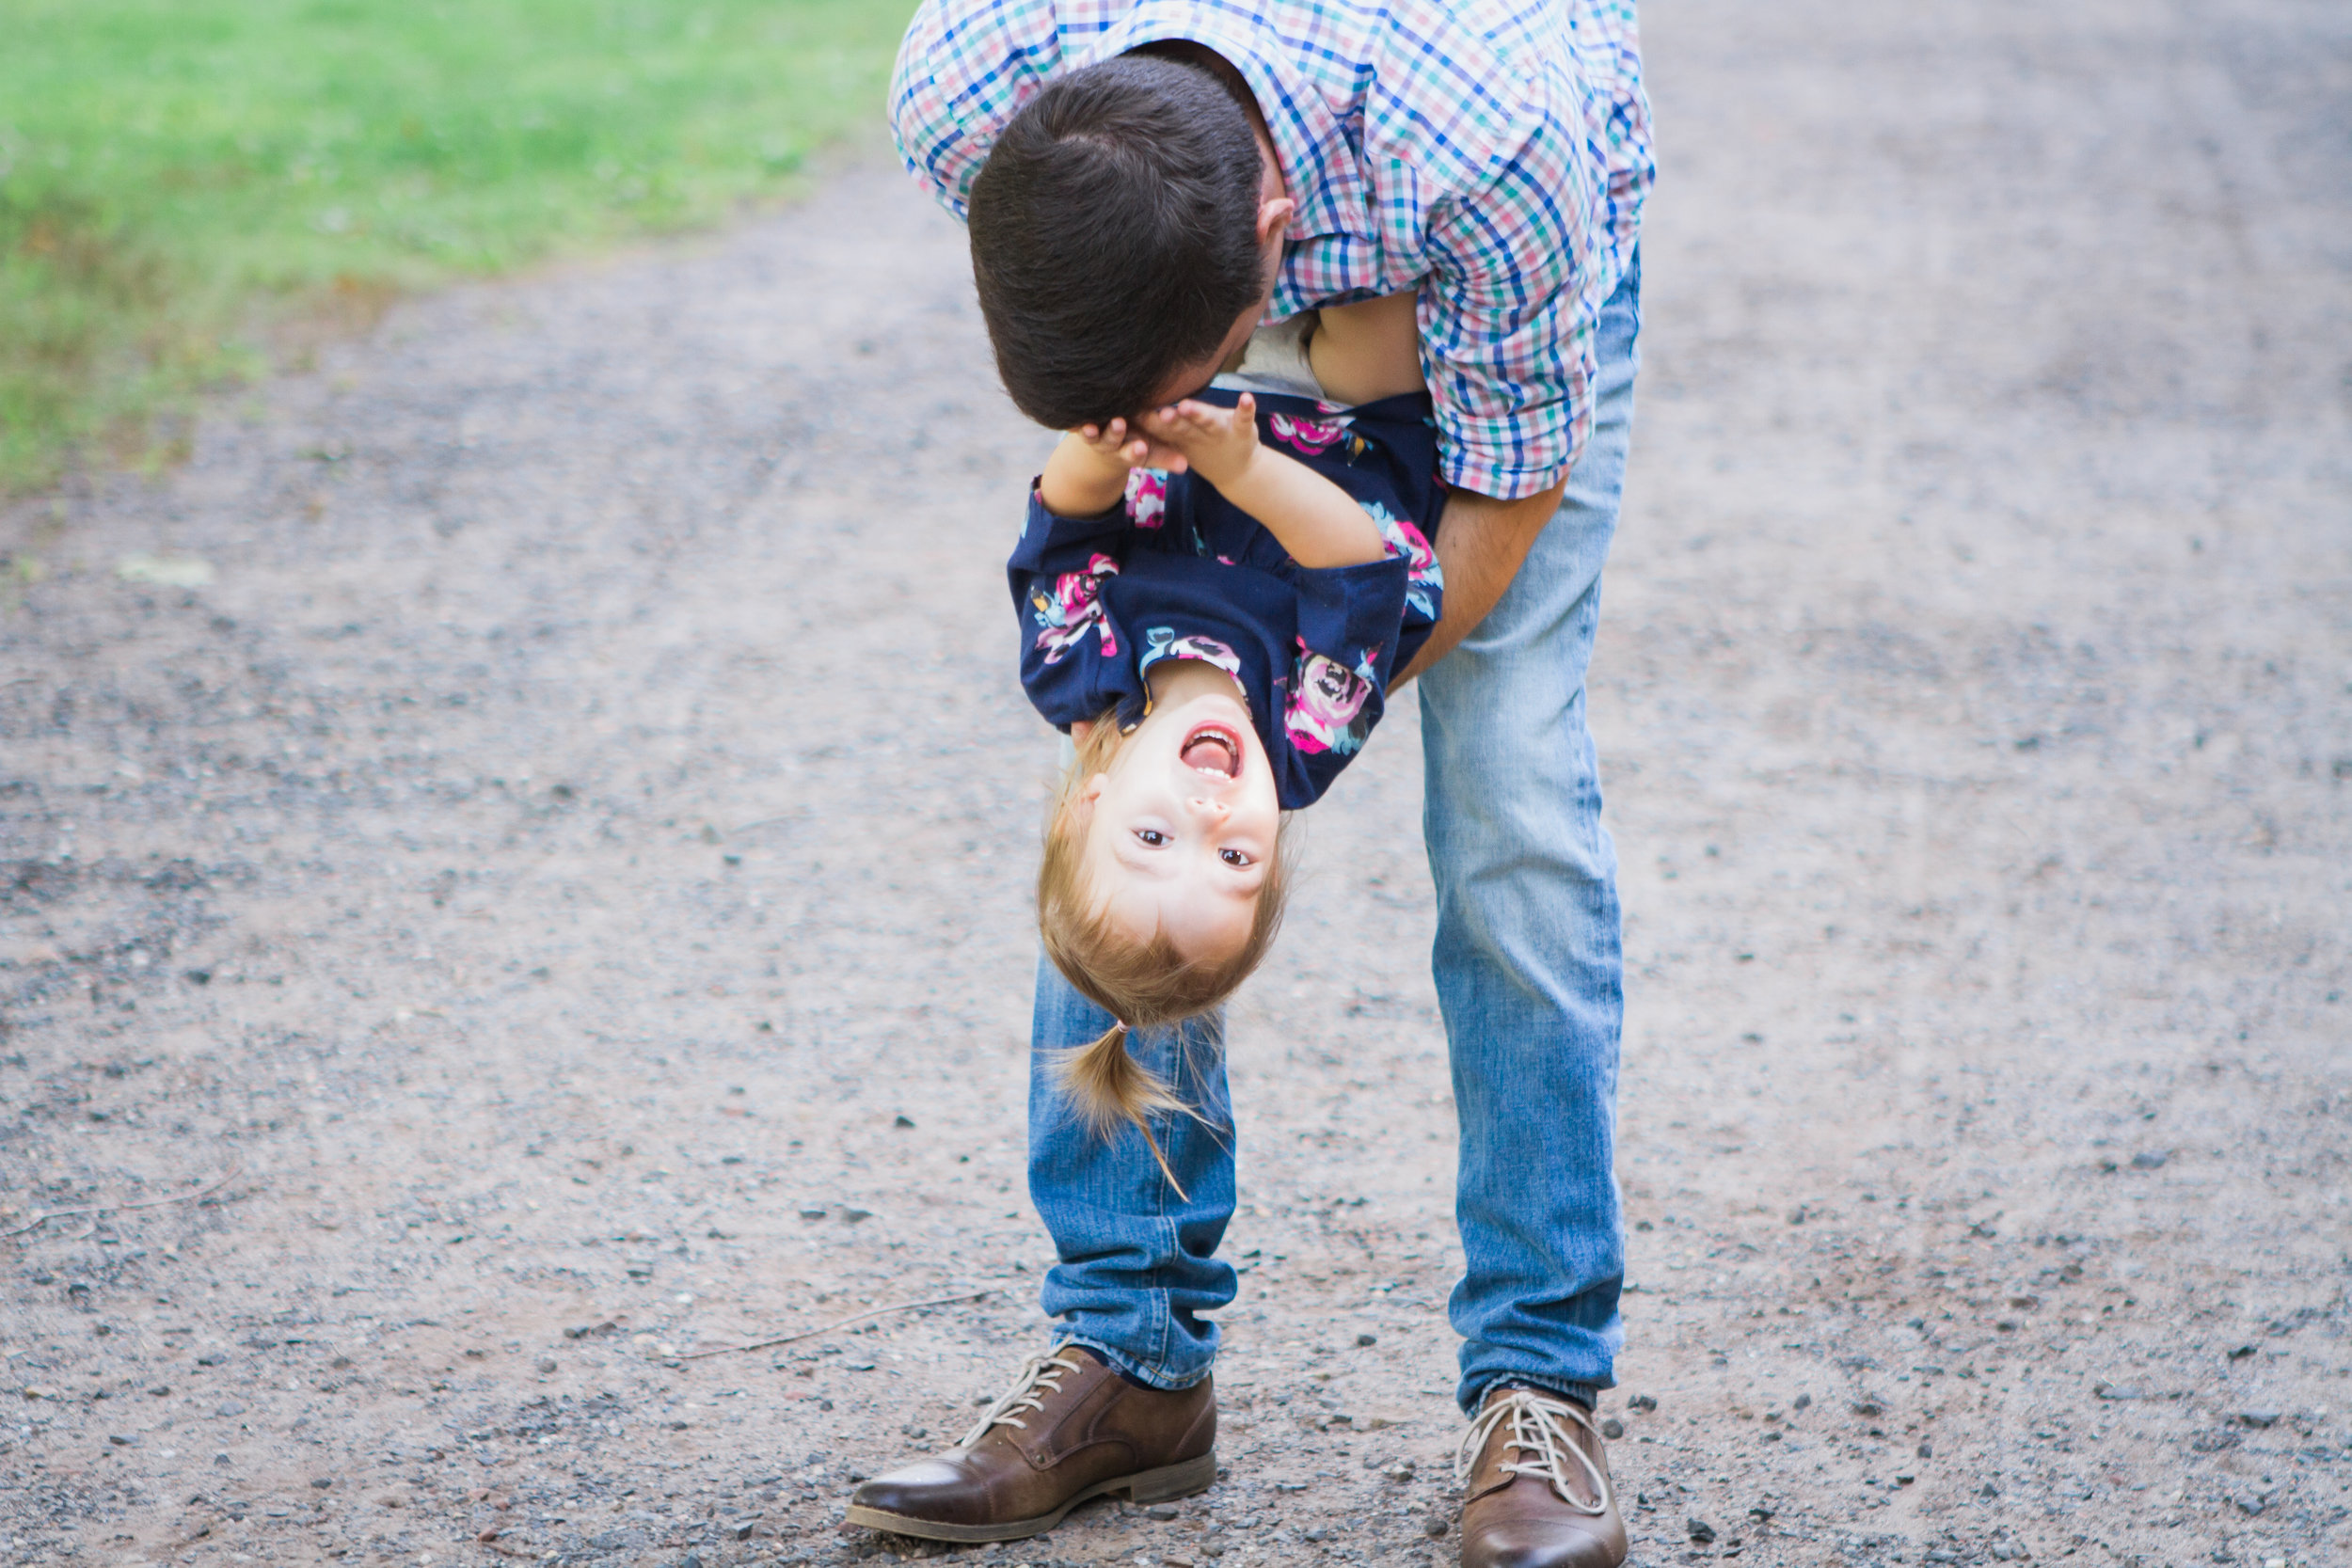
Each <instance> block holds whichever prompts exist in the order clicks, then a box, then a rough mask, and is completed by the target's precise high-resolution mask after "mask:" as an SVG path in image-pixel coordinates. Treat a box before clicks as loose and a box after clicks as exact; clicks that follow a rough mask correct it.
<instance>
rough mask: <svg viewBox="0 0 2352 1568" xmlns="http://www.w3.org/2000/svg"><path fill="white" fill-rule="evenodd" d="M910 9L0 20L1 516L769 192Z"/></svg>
mask: <svg viewBox="0 0 2352 1568" xmlns="http://www.w3.org/2000/svg"><path fill="white" fill-rule="evenodd" d="M912 9H913V0H670V3H664V0H464V3H460V0H0V494H6V493H9V492H16V493H22V492H24V491H25V490H28V489H35V488H39V487H40V486H42V485H44V484H47V483H52V482H54V481H55V480H56V478H57V477H58V475H59V474H60V473H61V472H62V471H63V470H64V467H65V466H66V465H67V464H68V463H69V462H71V461H72V460H73V459H74V458H75V456H76V455H77V454H81V455H86V456H89V457H100V458H104V459H107V460H113V461H155V460H158V459H160V458H167V457H168V456H170V455H172V454H173V453H174V452H175V451H178V450H183V442H184V436H183V434H181V433H180V431H181V430H182V429H183V427H184V423H185V416H186V414H187V411H188V409H189V407H190V404H191V400H192V398H193V396H194V395H195V394H196V393H197V392H199V390H201V389H202V388H205V387H207V386H211V385H217V384H220V383H223V382H227V381H230V380H233V379H235V378H238V377H241V376H245V375H250V374H253V373H256V372H259V371H260V370H262V369H263V368H264V367H266V366H267V365H268V364H269V363H270V362H271V360H272V358H273V356H274V354H276V353H278V352H279V351H285V350H288V349H289V348H290V346H292V347H294V351H295V352H298V345H299V343H300V342H301V341H303V339H304V338H305V337H306V335H310V336H315V335H316V334H318V333H320V332H332V331H336V330H350V329H352V328H354V327H357V326H361V325H366V324H367V323H368V322H370V321H372V320H373V318H374V316H375V315H376V314H377V313H378V312H380V310H381V309H382V308H383V305H384V304H385V303H386V302H387V301H389V299H390V298H392V297H394V296H395V295H396V294H398V293H401V292H403V291H405V290H410V289H415V288H420V287H424V286H428V285H431V284H433V283H436V282H439V281H443V280H446V279H449V278H452V277H461V276H482V275H486V274H491V273H496V272H499V271H501V270H502V269H505V268H509V267H513V266H515V265H516V264H517V263H520V262H525V261H532V260H533V259H536V258H539V257H542V256H546V255H548V254H549V253H550V252H551V251H557V250H563V249H569V248H572V247H576V246H585V245H595V244H597V243H599V242H609V241H612V240H614V239H617V238H621V237H624V236H628V235H632V234H643V233H649V232H661V231H667V230H678V229H683V228H689V227H693V226H696V225H703V224H708V223H711V222H715V221H717V220H719V219H721V218H723V217H724V216H725V215H726V214H729V213H730V212H731V211H734V210H736V209H737V208H738V207H739V205H740V204H742V203H744V202H747V201H754V200H758V199H760V198H772V197H774V196H775V195H777V194H779V193H780V192H781V191H783V190H784V189H785V188H786V187H787V185H788V183H789V182H790V180H791V177H792V176H793V174H794V173H795V171H796V170H798V169H799V168H800V167H801V166H802V164H803V160H804V158H805V157H806V156H807V154H808V153H809V152H810V151H811V150H814V149H815V148H817V147H818V146H821V145H822V144H824V143H825V142H827V141H829V140H832V139H834V138H836V137H839V136H842V135H846V134H850V133H852V132H856V131H860V130H863V129H865V128H866V127H869V126H871V127H879V125H880V124H881V122H882V89H883V85H884V82H885V79H886V78H887V75H888V72H889V67H890V61H891V57H892V54H893V52H894V51H895V49H896V47H897V44H898V35H899V33H900V31H901V30H902V28H903V27H904V25H905V22H906V18H907V15H908V14H909V12H911V11H912Z"/></svg>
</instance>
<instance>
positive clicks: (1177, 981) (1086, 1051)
mask: <svg viewBox="0 0 2352 1568" xmlns="http://www.w3.org/2000/svg"><path fill="white" fill-rule="evenodd" d="M1126 738H1127V737H1126V736H1125V735H1124V734H1123V733H1122V732H1121V731H1120V727H1119V714H1118V712H1117V710H1115V709H1114V710H1113V711H1111V712H1108V713H1105V714H1104V715H1103V717H1102V718H1101V719H1100V720H1098V721H1096V722H1095V723H1094V725H1093V727H1092V728H1091V729H1089V731H1088V732H1087V736H1086V738H1084V739H1083V740H1080V741H1078V742H1077V758H1076V760H1075V761H1074V762H1073V763H1072V764H1071V767H1070V769H1069V771H1068V772H1066V773H1064V774H1063V775H1062V781H1061V786H1060V788H1059V789H1057V791H1056V792H1055V795H1054V801H1053V806H1052V808H1051V810H1050V812H1049V814H1048V816H1047V817H1046V822H1045V852H1044V856H1043V858H1042V859H1041V861H1040V862H1039V864H1038V871H1037V927H1038V934H1039V935H1040V936H1041V938H1042V939H1043V941H1044V943H1045V953H1046V956H1047V957H1048V958H1052V959H1053V960H1054V967H1055V968H1056V969H1058V970H1060V971H1061V973H1062V977H1063V978H1064V979H1066V980H1068V981H1069V982H1070V984H1071V986H1072V987H1073V989H1074V990H1076V991H1077V992H1078V994H1079V995H1081V996H1083V997H1085V998H1086V999H1087V1000H1088V1001H1089V1002H1091V1003H1093V1004H1094V1005H1095V1006H1098V1007H1100V1008H1102V1009H1103V1010H1104V1012H1106V1013H1108V1014H1110V1015H1111V1017H1112V1018H1114V1019H1116V1020H1117V1021H1118V1022H1115V1023H1113V1024H1112V1025H1111V1027H1110V1028H1109V1029H1108V1030H1106V1031H1104V1034H1103V1036H1102V1037H1100V1038H1098V1039H1097V1040H1095V1041H1094V1042H1093V1043H1092V1044H1091V1045H1087V1046H1083V1047H1080V1048H1079V1049H1078V1050H1075V1051H1071V1052H1066V1053H1063V1055H1062V1057H1061V1059H1060V1060H1059V1061H1057V1062H1056V1063H1055V1064H1054V1071H1055V1074H1056V1075H1057V1077H1058V1078H1059V1079H1060V1081H1061V1086H1062V1091H1063V1093H1064V1094H1065V1095H1067V1096H1068V1097H1069V1099H1070V1101H1071V1103H1072V1104H1073V1105H1074V1106H1075V1107H1076V1109H1077V1112H1078V1114H1079V1116H1080V1117H1082V1118H1084V1120H1085V1121H1086V1123H1087V1125H1088V1126H1089V1128H1091V1129H1092V1130H1093V1131H1094V1132H1096V1133H1097V1134H1101V1133H1104V1132H1109V1131H1110V1129H1111V1128H1112V1127H1113V1126H1115V1125H1117V1124H1118V1123H1119V1122H1120V1121H1130V1122H1133V1123H1134V1124H1135V1125H1136V1131H1138V1132H1141V1133H1142V1134H1143V1139H1144V1142H1146V1143H1147V1144H1150V1145H1151V1146H1152V1158H1153V1159H1154V1160H1157V1161H1159V1164H1160V1172H1161V1174H1162V1175H1164V1176H1166V1177H1167V1178H1168V1185H1169V1186H1171V1187H1174V1188H1176V1191H1177V1194H1178V1196H1183V1194H1184V1187H1183V1186H1182V1185H1181V1184H1180V1183H1179V1182H1178V1181H1177V1180H1176V1176H1175V1173H1174V1172H1173V1171H1170V1170H1169V1169H1168V1160H1167V1158H1166V1157H1165V1156H1164V1155H1162V1154H1161V1153H1160V1146H1159V1144H1158V1142H1157V1141H1156V1140H1155V1139H1153V1138H1152V1129H1151V1128H1150V1127H1149V1126H1148V1125H1146V1124H1145V1121H1144V1118H1145V1117H1147V1116H1150V1115H1151V1114H1152V1113H1154V1112H1159V1111H1180V1112H1183V1113H1184V1115H1186V1116H1191V1117H1198V1116H1199V1115H1200V1113H1199V1112H1197V1111H1195V1110H1194V1109H1193V1108H1192V1107H1191V1106H1190V1105H1187V1104H1185V1103H1184V1100H1183V1099H1182V1098H1181V1097H1179V1096H1178V1095H1177V1093H1176V1091H1175V1090H1174V1089H1172V1088H1170V1087H1168V1084H1167V1083H1166V1082H1165V1081H1164V1080H1163V1079H1162V1078H1161V1077H1160V1076H1159V1074H1157V1073H1155V1072H1153V1071H1152V1069H1149V1068H1147V1067H1145V1066H1143V1065H1142V1064H1141V1063H1139V1062H1137V1061H1136V1059H1135V1058H1134V1057H1133V1056H1131V1055H1129V1054H1128V1053H1127V1031H1128V1030H1130V1029H1149V1028H1154V1027H1157V1026H1160V1025H1163V1024H1169V1023H1179V1022H1183V1021H1184V1020H1185V1019H1188V1018H1191V1017H1193V1016H1195V1015H1196V1014H1200V1013H1204V1012H1207V1011H1208V1010H1209V1009H1210V1008H1212V1007H1214V1006H1216V1005H1217V1004H1218V1003H1220V1002H1223V1001H1224V1000H1225V999H1226V998H1227V997H1229V996H1231V995H1232V994H1233V991H1234V990H1235V989H1236V988H1238V987H1239V986H1240V985H1241V983H1242V981H1244V980H1245V979H1247V978H1248V976H1249V974H1250V972H1251V971H1252V970H1254V969H1256V968H1257V967H1258V964H1259V963H1260V961H1261V960H1263V958H1265V955H1266V950H1267V949H1268V948H1269V947H1271V946H1273V944H1274V934H1275V932H1276V931H1278V930H1279V929H1280V927H1281V925H1282V903H1283V899H1284V896H1285V895H1286V892H1287V886H1286V884H1287V875H1286V874H1287V872H1288V870H1289V863H1288V862H1289V857H1288V855H1287V854H1286V853H1285V852H1284V845H1285V842H1286V841H1287V838H1288V832H1287V829H1288V827H1289V818H1287V817H1285V818H1284V819H1283V830H1284V831H1283V832H1280V833H1279V834H1278V837H1277V840H1276V845H1275V851H1274V856H1273V858H1272V859H1271V860H1270V861H1269V862H1268V863H1267V865H1266V874H1265V881H1264V882H1263V885H1261V886H1260V888H1259V890H1258V907H1257V909H1256V911H1255V912H1254V914H1253V916H1252V918H1251V920H1250V923H1249V935H1248V938H1247V939H1246V940H1245V941H1244V942H1242V944H1241V946H1240V948H1239V949H1238V950H1236V951H1235V952H1233V953H1232V954H1231V955H1229V956H1228V957H1225V958H1215V959H1199V960H1193V959H1187V958H1185V957H1184V955H1183V954H1182V953H1180V952H1178V951H1177V950H1176V944H1175V942H1172V941H1170V940H1169V938H1168V934H1167V933H1166V932H1165V931H1155V932H1153V933H1152V937H1151V939H1150V940H1149V941H1146V942H1137V941H1136V939H1135V938H1134V936H1132V935H1131V934H1130V933H1128V932H1127V931H1124V930H1122V929H1120V927H1119V926H1118V924H1117V923H1116V922H1114V921H1113V920H1112V919H1111V918H1110V916H1109V914H1108V913H1107V912H1106V910H1105V907H1104V901H1103V899H1101V898H1100V897H1099V896H1097V895H1095V893H1094V891H1093V890H1092V889H1091V888H1090V887H1089V885H1088V881H1087V874H1086V837H1087V835H1086V833H1085V832H1083V831H1081V829H1080V827H1079V823H1078V816H1077V812H1076V810H1075V806H1076V802H1077V799H1078V796H1079V794H1080V792H1081V791H1083V790H1084V789H1085V787H1086V784H1087V781H1088V780H1089V779H1091V778H1093V777H1094V775H1095V774H1097V773H1101V772H1105V771H1107V770H1108V769H1109V768H1110V766H1111V764H1112V763H1113V762H1114V761H1115V760H1116V759H1117V758H1118V756H1119V752H1120V747H1121V746H1122V745H1123V744H1124V743H1125V741H1126Z"/></svg>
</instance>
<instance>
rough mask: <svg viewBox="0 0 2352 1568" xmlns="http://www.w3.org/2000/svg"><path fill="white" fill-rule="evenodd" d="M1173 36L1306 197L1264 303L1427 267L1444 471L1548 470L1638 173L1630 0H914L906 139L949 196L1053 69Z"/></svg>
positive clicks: (1424, 307) (1584, 389)
mask: <svg viewBox="0 0 2352 1568" xmlns="http://www.w3.org/2000/svg"><path fill="white" fill-rule="evenodd" d="M1170 39H1189V40H1194V41H1196V42H1199V43H1202V44H1205V45H1207V46H1208V47H1209V48H1211V49H1214V50H1216V52H1217V53H1218V54H1220V55H1224V56H1225V58H1227V59H1229V60H1231V61H1232V63H1233V64H1234V66H1235V67H1237V68H1238V69H1239V70H1240V71H1241V73H1242V75H1243V77H1244V78H1245V79H1246V80H1248V83H1249V87H1250V90H1251V91H1252V92H1253V93H1255V94H1256V96H1257V100H1258V103H1259V106H1260V107H1261V108H1263V110H1264V111H1265V116H1266V122H1267V126H1268V128H1269V130H1270V131H1271V132H1272V134H1273V138H1274V146H1275V150H1276V153H1277V155H1278V156H1279V159H1280V161H1281V165H1282V174H1283V178H1284V180H1285V181H1286V182H1288V184H1289V186H1290V192H1291V195H1292V197H1293V198H1295V199H1296V201H1297V202H1298V212H1297V214H1296V216H1295V217H1294V218H1293V219H1292V221H1291V228H1290V232H1289V234H1288V236H1287V244H1286V246H1285V250H1284V255H1283V263H1282V273H1281V277H1280V280H1279V282H1278V283H1277V285H1276V287H1275V292H1274V305H1273V311H1272V314H1273V316H1274V317H1275V318H1277V319H1279V318H1280V317H1283V316H1287V315H1292V314H1294V313H1295V312H1297V311H1299V310H1303V309H1310V308H1311V307H1314V306H1318V305H1330V304H1340V303H1343V302H1345V301H1348V300H1352V299H1362V298H1367V297H1370V296H1372V295H1375V294H1388V293H1400V292H1402V291H1404V290H1406V289H1418V290H1419V291H1420V293H1421V332H1422V362H1423V367H1424V369H1425V370H1426V371H1427V372H1428V375H1429V387H1430V391H1431V392H1432V394H1433V395H1434V396H1435V398H1436V400H1437V404H1438V430H1439V436H1440V445H1441V451H1442V457H1441V466H1442V468H1443V472H1444V474H1445V477H1446V479H1447V481H1448V482H1449V483H1453V484H1455V485H1459V486H1461V487H1463V488H1465V489H1470V490H1475V491H1478V492H1480V493H1481V494H1484V495H1489V496H1499V497H1505V498H1517V497H1520V496H1527V495H1533V494H1534V493H1535V492H1536V491H1539V490H1542V489H1544V488H1545V487H1547V486H1548V485H1550V484H1551V483H1555V482H1556V481H1558V480H1559V479H1560V478H1562V477H1563V476H1564V475H1565V474H1566V472H1567V471H1568V467H1569V465H1570V464H1571V463H1573V462H1574V461H1575V458H1576V454H1577V453H1578V452H1579V451H1581V450H1582V448H1583V445H1584V438H1585V436H1586V434H1587V433H1588V432H1589V430H1590V428H1591V417H1592V409H1591V387H1592V382H1593V375H1594V342H1593V327H1594V320H1595V318H1596V316H1597V314H1598V312H1599V309H1600V306H1601V303H1602V302H1603V301H1604V300H1606V299H1607V298H1608V297H1609V296H1610V294H1611V293H1613V292H1614V290H1615V289H1616V287H1617V284H1618V281H1619V279H1620V278H1621V277H1623V276H1624V273H1625V270H1626V266H1627V264H1628V262H1629V260H1630V258H1631V256H1632V254H1633V245H1634V241H1635V238H1636V236H1637V234H1638V233H1639V231H1640V227H1641V212H1642V199H1643V198H1644V196H1645V194H1646V193H1647V192H1648V189H1649V185H1650V182H1651V179H1652V177H1653V174H1654V171H1655V165H1654V164H1653V162H1652V160H1651V156H1650V140H1649V103H1648V100H1647V98H1646V97H1645V95H1644V93H1643V91H1642V66H1641V45H1640V40H1639V35H1638V33H1637V31H1636V29H1635V25H1634V14H1633V0H1455V3H1452V4H1448V3H1446V0H1396V3H1392V4H1386V5H1383V4H1375V3H1370V0H1254V3H1252V0H1141V3H1121V0H1058V3H1057V0H923V5H922V8H921V9H920V10H918V11H917V12H916V13H915V17H914V23H913V24H911V25H910V26H909V27H908V29H907V36H906V40H905V42H904V43H903V44H901V45H900V47H899V51H898V70H897V71H896V72H895V73H894V75H893V77H892V80H891V87H890V117H891V123H892V125H893V127H894V128H895V130H896V132H897V135H898V150H899V153H900V155H901V156H902V157H904V158H905V160H906V165H907V167H908V169H909V170H910V171H912V172H913V173H914V176H915V178H916V179H918V180H920V181H921V182H924V183H925V184H926V185H928V186H930V188H931V189H932V190H933V191H934V192H936V193H937V194H938V196H939V198H940V199H941V200H942V201H943V202H944V203H946V206H947V209H948V210H949V211H950V212H952V213H954V214H956V215H957V216H958V217H959V218H961V217H962V216H963V213H964V194H965V192H966V191H968V190H969V189H970V188H971V183H972V177H973V175H974V174H976V173H977V172H978V170H979V166H980V165H981V163H982V162H983V161H984V160H985V159H986V158H987V156H988V150H989V147H990V145H991V144H992V143H993V140H994V138H995V134H996V132H997V131H998V130H999V129H1000V128H1001V127H1002V126H1003V125H1004V123H1005V121H1006V120H1007V119H1010V118H1011V116H1012V114H1013V112H1014V111H1015V110H1017V109H1018V108H1019V107H1020V106H1021V104H1022V103H1025V102H1026V101H1027V99H1028V98H1029V97H1030V95H1031V94H1033V93H1034V92H1036V91H1037V89H1038V87H1040V86H1041V85H1042V84H1043V83H1044V82H1045V81H1046V80H1047V79H1049V78H1051V77H1053V76H1054V75H1056V74H1057V73H1059V72H1061V71H1071V70H1074V69H1076V68H1078V67H1080V66H1084V65H1089V64H1092V63H1093V62H1095V61H1097V60H1102V59H1107V58H1109V57H1110V56H1112V55H1120V54H1123V53H1125V52H1127V51H1128V50H1131V49H1135V48H1136V47H1138V46H1140V45H1142V44H1146V43H1152V42H1157V41H1161V40H1170Z"/></svg>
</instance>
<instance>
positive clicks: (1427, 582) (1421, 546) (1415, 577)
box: [1364, 501, 1445, 621]
mask: <svg viewBox="0 0 2352 1568" xmlns="http://www.w3.org/2000/svg"><path fill="white" fill-rule="evenodd" d="M1364 510H1365V511H1366V512H1368V513H1370V514H1371V515H1372V520H1373V521H1374V522H1375V523H1376V524H1378V525H1379V527H1380V537H1381V538H1382V539H1383V540H1384V541H1386V542H1387V544H1388V546H1389V553H1390V554H1391V555H1392V556H1396V555H1401V556H1403V557H1404V558H1405V602H1406V604H1408V605H1411V606H1412V607H1413V608H1414V609H1415V610H1419V611H1421V613H1422V615H1424V616H1426V617H1427V618H1428V619H1430V620H1432V621H1434V620H1436V619H1437V618H1438V600H1437V595H1438V594H1441V593H1443V592H1444V591H1445V568H1444V567H1442V566H1440V565H1438V552H1437V551H1436V550H1435V549H1433V548H1431V547H1430V544H1429V539H1428V536H1427V535H1425V534H1423V533H1422V531H1421V530H1420V529H1419V528H1417V527H1415V526H1414V524H1413V520H1412V519H1411V518H1410V517H1399V516H1397V515H1394V514H1393V513H1391V512H1390V510H1389V509H1388V508H1387V507H1385V506H1383V505H1381V504H1380V503H1379V502H1378V501H1366V502H1364Z"/></svg>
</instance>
